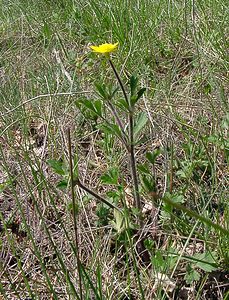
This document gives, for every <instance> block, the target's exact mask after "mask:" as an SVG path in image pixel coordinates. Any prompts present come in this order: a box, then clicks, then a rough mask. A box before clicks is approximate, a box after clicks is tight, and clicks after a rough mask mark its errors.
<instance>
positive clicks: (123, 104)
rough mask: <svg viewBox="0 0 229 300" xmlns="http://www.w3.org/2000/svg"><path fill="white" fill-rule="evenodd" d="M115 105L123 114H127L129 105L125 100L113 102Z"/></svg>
mask: <svg viewBox="0 0 229 300" xmlns="http://www.w3.org/2000/svg"><path fill="white" fill-rule="evenodd" d="M115 105H116V106H117V107H119V108H120V109H121V110H122V111H124V112H129V104H128V103H127V102H126V100H125V99H119V100H117V101H116V102H115Z"/></svg>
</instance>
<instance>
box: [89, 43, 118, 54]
mask: <svg viewBox="0 0 229 300" xmlns="http://www.w3.org/2000/svg"><path fill="white" fill-rule="evenodd" d="M117 47H118V43H115V44H107V43H106V44H102V45H99V46H90V48H91V49H92V51H93V52H96V53H101V54H104V55H105V56H107V57H109V54H110V53H111V52H113V51H115V50H116V49H117Z"/></svg>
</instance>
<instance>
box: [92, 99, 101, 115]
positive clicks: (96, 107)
mask: <svg viewBox="0 0 229 300" xmlns="http://www.w3.org/2000/svg"><path fill="white" fill-rule="evenodd" d="M94 110H95V113H96V114H97V115H98V116H99V117H102V101H100V100H96V101H94Z"/></svg>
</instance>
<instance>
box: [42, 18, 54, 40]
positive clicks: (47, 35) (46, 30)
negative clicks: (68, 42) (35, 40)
mask: <svg viewBox="0 0 229 300" xmlns="http://www.w3.org/2000/svg"><path fill="white" fill-rule="evenodd" d="M43 34H44V37H45V38H46V39H47V40H50V38H51V36H52V32H51V29H50V27H49V25H48V24H47V23H46V22H44V26H43Z"/></svg>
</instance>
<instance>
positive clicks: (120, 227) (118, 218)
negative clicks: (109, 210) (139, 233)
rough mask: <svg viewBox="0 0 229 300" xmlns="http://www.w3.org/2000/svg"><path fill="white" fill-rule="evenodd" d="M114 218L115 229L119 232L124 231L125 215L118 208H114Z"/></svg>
mask: <svg viewBox="0 0 229 300" xmlns="http://www.w3.org/2000/svg"><path fill="white" fill-rule="evenodd" d="M114 218H115V221H112V224H113V226H114V229H115V230H116V231H117V232H118V233H122V232H123V231H124V230H125V222H124V221H125V219H124V216H123V215H122V214H121V213H120V212H119V211H118V210H117V209H114Z"/></svg>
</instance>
